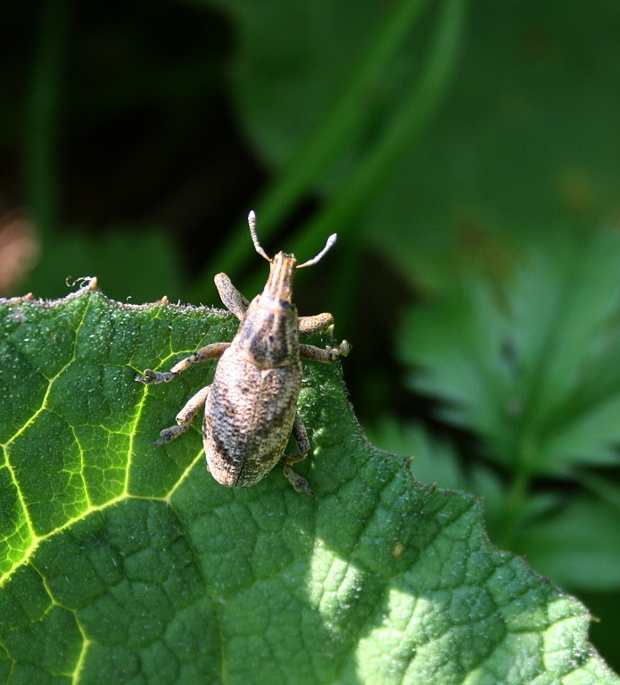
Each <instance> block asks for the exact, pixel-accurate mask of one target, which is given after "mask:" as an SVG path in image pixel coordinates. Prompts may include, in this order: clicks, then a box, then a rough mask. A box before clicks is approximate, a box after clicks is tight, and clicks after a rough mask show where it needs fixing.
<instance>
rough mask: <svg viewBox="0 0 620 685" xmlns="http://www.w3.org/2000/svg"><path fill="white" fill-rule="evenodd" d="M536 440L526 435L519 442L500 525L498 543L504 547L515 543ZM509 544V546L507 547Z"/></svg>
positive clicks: (528, 483) (510, 547) (526, 494)
mask: <svg viewBox="0 0 620 685" xmlns="http://www.w3.org/2000/svg"><path fill="white" fill-rule="evenodd" d="M537 453H538V450H537V449H536V448H535V442H534V441H533V440H532V439H531V438H530V437H528V436H527V435H525V436H524V437H523V438H521V440H520V441H519V443H518V446H517V450H516V453H515V458H514V460H513V463H514V465H515V468H514V476H513V478H512V481H511V483H510V486H509V488H508V494H507V497H506V504H505V507H504V511H503V516H502V522H501V525H500V530H501V533H500V539H499V540H498V544H499V545H500V547H502V548H507V549H512V545H513V544H514V541H515V537H516V533H517V525H518V522H519V519H520V518H521V514H522V512H523V509H524V508H525V504H526V501H527V496H528V492H529V486H530V474H531V468H530V464H531V463H532V461H533V460H534V458H535V456H536V455H537ZM506 546H508V547H506Z"/></svg>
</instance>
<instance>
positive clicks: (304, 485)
mask: <svg viewBox="0 0 620 685" xmlns="http://www.w3.org/2000/svg"><path fill="white" fill-rule="evenodd" d="M293 438H294V439H295V443H296V444H297V449H298V450H299V453H298V454H290V455H289V454H285V455H284V456H283V457H282V459H281V461H282V470H283V472H284V475H285V477H286V479H287V480H288V482H289V483H290V484H291V485H292V486H293V487H294V488H295V490H297V492H305V493H306V494H307V495H310V496H312V497H313V496H314V492H313V490H312V488H311V487H310V486H309V485H308V481H307V480H306V479H305V478H303V476H300V475H299V474H298V473H295V471H293V469H292V468H291V464H296V463H297V462H298V461H303V460H304V459H305V458H306V457H307V456H308V452H309V451H310V440H309V439H308V433H306V428H305V426H304V424H303V423H302V420H301V417H300V416H299V412H297V413H296V414H295V422H294V423H293Z"/></svg>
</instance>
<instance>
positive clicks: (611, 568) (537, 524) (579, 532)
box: [523, 496, 620, 592]
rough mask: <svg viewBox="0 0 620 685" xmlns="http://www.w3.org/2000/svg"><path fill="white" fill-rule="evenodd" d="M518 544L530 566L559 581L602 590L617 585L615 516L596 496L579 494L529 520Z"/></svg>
mask: <svg viewBox="0 0 620 685" xmlns="http://www.w3.org/2000/svg"><path fill="white" fill-rule="evenodd" d="M523 549H524V551H525V556H526V558H527V561H528V563H529V564H531V565H532V567H533V568H535V569H536V570H537V571H538V572H539V573H543V574H544V575H547V576H550V577H551V578H553V579H554V581H555V582H557V583H558V584H560V585H564V586H566V587H570V588H573V589H575V590H598V591H603V592H605V591H608V590H612V589H614V590H615V589H617V588H618V587H619V586H620V518H619V517H618V510H617V509H616V508H614V507H612V506H610V505H609V504H607V503H606V502H602V501H601V500H597V499H594V498H593V497H590V496H580V497H577V498H575V499H574V500H573V501H572V502H571V503H570V504H569V505H568V506H567V507H566V508H564V509H562V510H561V511H559V512H556V514H555V515H554V516H550V517H548V518H543V519H538V520H537V521H534V522H532V523H531V525H529V526H528V528H527V535H526V536H525V537H524V540H523Z"/></svg>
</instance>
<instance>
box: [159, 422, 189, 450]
mask: <svg viewBox="0 0 620 685" xmlns="http://www.w3.org/2000/svg"><path fill="white" fill-rule="evenodd" d="M188 428H189V424H188V425H187V426H170V428H164V430H163V431H162V432H161V433H160V435H161V438H159V440H155V442H154V443H153V447H159V446H160V445H164V444H165V443H167V442H171V441H172V440H174V439H175V438H178V437H179V435H181V433H185V431H186V430H187V429H188Z"/></svg>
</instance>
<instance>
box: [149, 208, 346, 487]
mask: <svg viewBox="0 0 620 685" xmlns="http://www.w3.org/2000/svg"><path fill="white" fill-rule="evenodd" d="M248 223H249V225H250V233H251V235H252V242H253V243H254V248H255V249H256V251H257V252H258V254H260V255H261V256H262V257H264V258H265V259H266V260H267V261H268V262H270V269H269V278H268V279H267V284H266V285H265V289H264V290H263V292H262V293H261V294H260V295H258V296H257V297H255V298H254V299H253V300H252V302H248V301H247V300H246V299H245V298H244V297H243V295H242V294H241V293H240V292H239V291H238V290H237V289H236V288H235V286H234V285H233V284H232V283H231V281H230V279H229V278H228V276H226V275H225V274H218V275H217V276H216V277H215V285H216V286H217V289H218V292H219V294H220V297H221V298H222V302H223V303H224V304H225V305H226V307H227V308H228V309H229V310H230V311H231V312H232V313H233V314H234V315H235V316H236V317H237V318H238V319H239V320H240V322H241V323H240V324H239V329H238V331H237V334H236V335H235V337H234V338H233V340H232V342H230V343H213V344H211V345H207V346H206V347H203V348H201V349H199V350H197V351H196V352H194V353H193V354H191V355H190V356H189V357H186V358H185V359H183V360H181V361H180V362H178V363H177V364H175V365H174V366H173V367H172V369H170V371H168V372H166V373H162V372H158V371H151V370H150V369H147V370H146V371H145V372H144V376H138V375H137V376H136V380H137V381H140V382H142V383H166V382H168V381H171V380H172V379H173V378H174V377H175V376H176V375H177V374H179V373H181V372H182V371H184V370H185V369H187V367H188V366H190V365H191V364H193V363H194V362H203V361H206V360H208V359H216V358H218V357H219V358H220V360H219V362H218V364H217V368H216V370H215V375H214V377H213V383H212V384H211V385H208V386H206V387H204V388H202V389H201V390H199V391H198V392H197V393H196V394H195V395H194V396H193V397H192V398H191V399H190V400H189V401H188V402H187V404H186V405H185V406H184V407H183V409H181V411H180V412H179V413H178V414H177V417H176V421H177V425H176V426H172V427H170V428H166V429H164V430H163V431H162V432H161V438H160V439H159V440H157V441H156V442H155V443H154V444H155V445H161V444H163V443H165V442H170V441H171V440H174V439H175V438H176V437H177V436H179V435H180V434H181V433H183V432H185V431H186V430H187V429H188V428H189V426H190V424H191V422H192V421H193V420H194V419H195V418H196V415H197V414H198V412H199V411H200V409H201V408H202V407H203V406H204V421H203V429H202V436H203V444H204V450H205V456H206V458H207V464H208V468H209V471H210V472H211V475H212V476H213V477H214V478H215V480H216V481H217V482H218V483H221V484H222V485H228V486H233V487H249V486H250V485H254V484H255V483H257V482H258V481H259V480H261V479H262V478H264V477H265V476H266V475H267V474H268V473H269V471H271V469H272V468H273V467H274V466H275V465H276V463H277V462H279V461H281V462H282V467H283V469H284V475H285V476H286V478H287V479H288V480H289V481H290V483H291V484H292V485H293V487H294V488H295V490H297V491H298V492H301V491H302V490H303V491H304V492H306V493H308V494H309V495H313V494H314V493H313V492H312V490H311V489H310V486H309V485H308V483H307V481H306V480H305V478H302V477H301V476H300V475H298V474H297V473H295V471H293V469H292V468H291V464H294V463H295V462H298V461H301V460H302V459H305V458H306V455H307V454H308V452H309V451H310V441H309V440H308V434H307V433H306V429H305V428H304V425H303V423H302V422H301V418H300V417H299V412H298V411H297V401H298V399H299V391H300V389H301V361H300V358H301V357H304V358H305V359H310V360H312V361H316V362H323V363H327V362H331V361H334V360H335V359H337V358H338V357H341V356H342V357H346V356H347V354H349V351H350V350H351V346H350V345H349V343H348V342H347V341H346V340H343V341H342V342H341V343H340V345H338V346H337V347H327V348H326V349H321V348H319V347H315V346H313V345H302V344H300V342H299V336H300V334H301V335H308V334H311V333H317V332H319V331H322V330H325V329H326V328H328V327H329V326H331V325H332V324H333V322H334V319H333V317H332V315H331V314H318V315H317V316H305V317H301V318H299V319H298V318H297V308H296V307H295V305H294V304H293V299H292V296H293V276H294V275H295V271H296V270H297V269H303V268H304V267H306V266H311V265H313V264H316V263H317V262H318V261H319V260H320V259H321V258H322V257H323V255H324V254H325V253H326V252H327V251H328V250H329V249H330V248H331V246H332V245H333V244H334V243H335V241H336V234H334V235H332V236H330V237H329V239H328V241H327V243H326V245H325V247H324V248H323V249H322V250H321V252H319V254H318V255H316V257H314V258H313V259H310V260H309V261H307V262H305V263H304V264H299V265H298V264H297V260H296V259H295V255H292V254H286V253H285V252H278V254H277V255H275V257H273V259H270V258H269V257H268V256H267V254H266V253H265V251H264V250H263V248H262V247H261V245H260V243H259V242H258V238H257V236H256V217H255V215H254V212H250V215H249V217H248ZM291 433H292V435H293V438H294V439H295V442H296V443H297V448H298V450H299V453H298V454H295V455H286V454H284V449H285V447H286V444H287V442H288V440H289V437H290V436H291Z"/></svg>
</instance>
